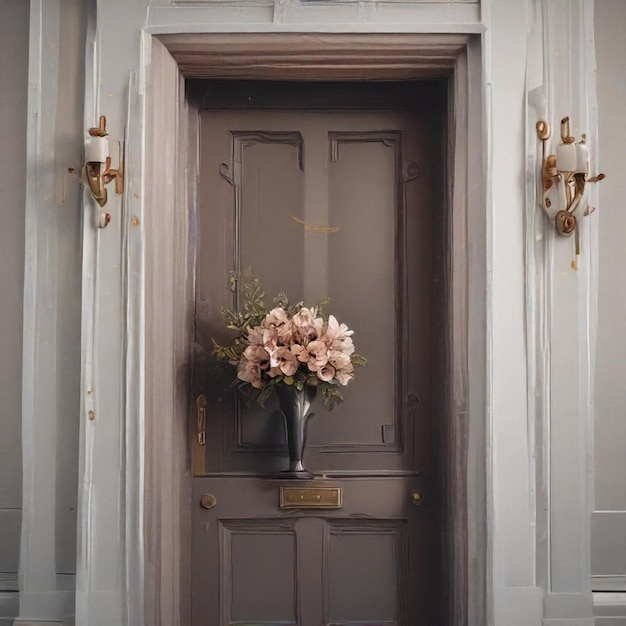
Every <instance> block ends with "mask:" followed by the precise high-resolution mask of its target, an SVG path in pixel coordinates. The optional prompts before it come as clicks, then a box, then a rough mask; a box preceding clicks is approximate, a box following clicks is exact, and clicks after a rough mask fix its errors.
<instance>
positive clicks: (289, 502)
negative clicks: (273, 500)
mask: <svg viewBox="0 0 626 626" xmlns="http://www.w3.org/2000/svg"><path fill="white" fill-rule="evenodd" d="M341 506H342V502H341V487H281V488H280V508H281V509H340V508H341Z"/></svg>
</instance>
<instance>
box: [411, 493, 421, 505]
mask: <svg viewBox="0 0 626 626" xmlns="http://www.w3.org/2000/svg"><path fill="white" fill-rule="evenodd" d="M411 504H412V505H413V506H422V504H423V499H422V494H421V493H419V492H418V491H414V492H413V493H412V494H411Z"/></svg>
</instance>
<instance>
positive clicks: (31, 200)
mask: <svg viewBox="0 0 626 626" xmlns="http://www.w3.org/2000/svg"><path fill="white" fill-rule="evenodd" d="M13 4H21V5H28V4H29V3H26V2H21V3H13ZM29 9H30V10H29V11H28V12H27V18H28V28H29V31H28V38H29V40H30V44H29V45H30V50H29V55H28V57H27V59H28V73H27V76H28V102H27V103H26V102H24V103H23V104H22V111H23V112H26V111H27V112H28V115H27V116H26V121H27V127H26V136H25V142H26V150H27V154H28V158H27V161H26V171H25V174H26V176H25V182H26V185H25V201H23V206H24V207H25V210H24V213H23V215H22V217H21V219H22V228H23V229H24V231H23V232H24V246H25V248H24V257H23V259H24V308H23V318H24V321H23V345H24V348H23V359H22V390H23V392H22V452H23V465H22V472H23V498H22V513H23V515H22V533H21V551H20V572H19V582H20V607H19V618H18V622H19V621H26V622H27V623H29V624H31V623H37V620H46V619H47V620H51V621H59V622H62V621H63V620H64V619H65V618H66V617H67V616H71V615H72V614H73V613H74V591H73V590H74V586H75V582H74V578H75V563H76V508H77V491H78V463H77V459H78V424H79V398H80V354H81V324H80V304H81V279H82V274H81V224H82V207H81V196H82V191H81V184H80V182H79V181H78V179H77V178H76V177H75V176H71V175H70V174H69V173H68V168H69V167H78V166H79V164H80V163H81V161H82V159H83V148H82V142H83V137H84V127H83V102H84V95H83V94H84V89H85V87H84V85H85V74H84V57H85V30H86V7H85V3H84V2H83V1H82V0H46V1H45V2H43V3H41V2H37V1H36V0H33V1H32V2H30V7H29ZM17 59H19V57H17V58H16V60H17ZM11 61H13V59H11ZM24 75H25V76H26V69H24ZM22 142H24V137H23V138H22Z"/></svg>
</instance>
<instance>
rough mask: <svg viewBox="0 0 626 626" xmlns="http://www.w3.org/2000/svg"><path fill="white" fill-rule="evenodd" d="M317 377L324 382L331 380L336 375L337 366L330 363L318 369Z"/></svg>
mask: <svg viewBox="0 0 626 626" xmlns="http://www.w3.org/2000/svg"><path fill="white" fill-rule="evenodd" d="M317 377H318V378H319V379H320V380H323V381H324V382H329V381H331V380H332V379H333V378H334V377H335V368H334V367H333V366H332V365H331V364H330V363H328V364H326V365H324V367H322V368H320V369H319V370H318V371H317Z"/></svg>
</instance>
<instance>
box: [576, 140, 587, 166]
mask: <svg viewBox="0 0 626 626" xmlns="http://www.w3.org/2000/svg"><path fill="white" fill-rule="evenodd" d="M576 173H577V174H587V173H589V148H588V146H587V137H586V136H585V135H583V136H582V139H581V140H580V141H579V142H578V143H577V144H576Z"/></svg>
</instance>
